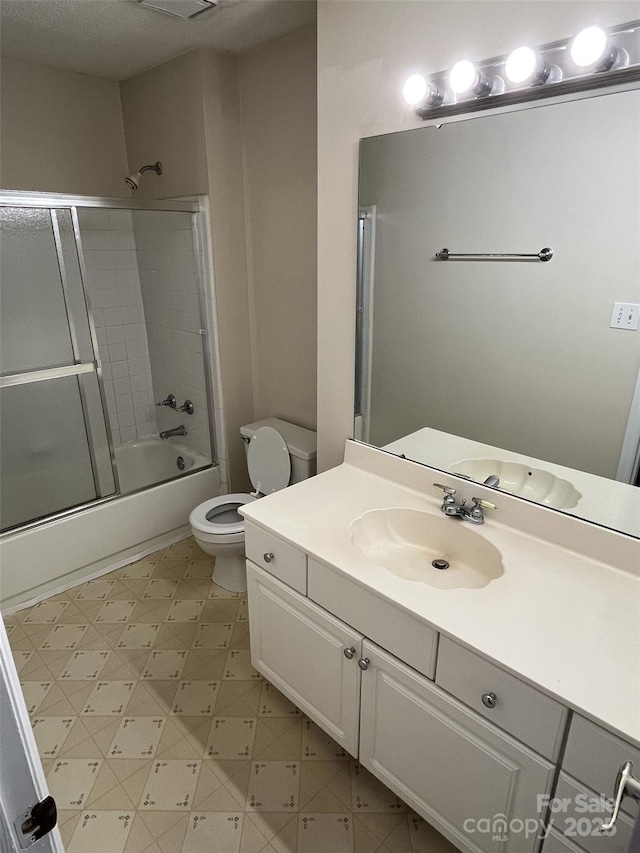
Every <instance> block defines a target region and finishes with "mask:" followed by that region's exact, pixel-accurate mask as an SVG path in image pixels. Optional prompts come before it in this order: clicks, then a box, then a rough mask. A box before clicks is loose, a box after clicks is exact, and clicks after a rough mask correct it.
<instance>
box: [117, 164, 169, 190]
mask: <svg viewBox="0 0 640 853" xmlns="http://www.w3.org/2000/svg"><path fill="white" fill-rule="evenodd" d="M144 172H155V173H156V175H161V174H162V163H161V162H160V161H159V160H158V162H157V163H154V164H153V166H142V168H140V169H139V170H138V171H137V172H136V173H135V174H133V175H127V177H126V178H125V179H124V182H125V184H126V185H127V186H128V187H129V189H132V190H137V189H138V185H139V183H140V178H141V177H142V175H143V173H144Z"/></svg>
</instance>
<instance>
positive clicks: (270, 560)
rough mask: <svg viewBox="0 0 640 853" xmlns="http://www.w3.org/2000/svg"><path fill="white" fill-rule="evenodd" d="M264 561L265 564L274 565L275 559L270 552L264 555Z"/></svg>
mask: <svg viewBox="0 0 640 853" xmlns="http://www.w3.org/2000/svg"><path fill="white" fill-rule="evenodd" d="M262 559H263V560H264V561H265V563H273V561H274V559H275V557H274V556H273V554H272V553H271V552H270V551H267V553H266V554H263V555H262Z"/></svg>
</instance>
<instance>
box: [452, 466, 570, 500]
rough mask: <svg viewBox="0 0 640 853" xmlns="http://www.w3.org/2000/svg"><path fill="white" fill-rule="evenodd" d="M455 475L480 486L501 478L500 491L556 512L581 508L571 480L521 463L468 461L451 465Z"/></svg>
mask: <svg viewBox="0 0 640 853" xmlns="http://www.w3.org/2000/svg"><path fill="white" fill-rule="evenodd" d="M450 470H451V471H452V472H453V473H454V474H462V476H463V477H469V478H470V479H472V480H475V481H476V482H477V483H484V481H485V480H486V479H487V477H490V476H491V475H492V474H493V475H495V476H496V477H499V478H500V483H499V485H498V486H497V488H498V489H499V490H500V491H503V492H509V494H512V495H518V497H521V498H528V499H529V500H531V501H535V502H536V503H540V504H544V505H545V506H550V507H553V508H554V509H569V508H570V507H572V506H577V505H578V501H579V500H580V498H581V497H582V495H581V494H580V492H579V491H578V490H577V489H575V488H574V487H573V486H572V485H571V483H570V482H569V481H568V480H563V479H561V478H560V477H556V476H555V475H554V474H550V473H549V472H548V471H543V470H542V469H541V468H530V467H529V466H527V465H523V464H522V463H521V462H501V461H499V460H498V459H465V460H463V461H462V462H456V464H455V465H451V468H450Z"/></svg>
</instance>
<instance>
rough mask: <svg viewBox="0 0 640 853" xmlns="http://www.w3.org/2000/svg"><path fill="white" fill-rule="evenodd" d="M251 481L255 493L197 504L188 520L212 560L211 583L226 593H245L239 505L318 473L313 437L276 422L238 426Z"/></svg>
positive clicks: (241, 519)
mask: <svg viewBox="0 0 640 853" xmlns="http://www.w3.org/2000/svg"><path fill="white" fill-rule="evenodd" d="M240 433H241V435H242V438H243V441H244V442H245V450H246V453H247V467H248V469H249V477H250V478H251V482H252V483H253V487H254V489H255V492H252V493H251V494H231V495H220V497H217V498H212V499H211V500H209V501H205V502H204V503H201V504H199V505H198V506H197V507H196V508H195V509H194V510H193V512H192V513H191V515H190V516H189V524H190V525H191V530H192V531H193V536H194V538H195V540H196V542H197V543H198V545H199V546H200V547H201V548H202V550H203V551H205V552H206V553H207V554H212V555H213V556H214V557H215V558H216V560H215V566H214V569H213V575H212V577H213V580H214V581H215V582H216V583H217V584H218V585H219V586H222V587H224V588H225V589H228V590H231V591H233V592H243V591H244V590H245V589H246V588H247V570H246V566H245V556H244V519H243V518H242V516H241V515H240V514H239V513H238V508H239V507H241V506H242V505H243V504H246V503H250V502H251V501H255V500H256V499H257V498H259V497H262V496H263V495H270V494H272V493H273V492H278V491H280V489H284V488H286V487H287V486H290V485H293V484H294V483H299V482H300V481H301V480H306V479H307V478H308V477H312V476H313V475H314V474H315V472H316V470H315V469H316V434H315V432H313V431H312V430H310V429H304V427H299V426H295V424H290V423H288V422H287V421H281V420H279V419H278V418H266V419H265V420H262V421H256V422H255V423H253V424H247V425H246V426H243V427H241V429H240Z"/></svg>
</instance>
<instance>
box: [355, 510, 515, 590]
mask: <svg viewBox="0 0 640 853" xmlns="http://www.w3.org/2000/svg"><path fill="white" fill-rule="evenodd" d="M351 541H352V542H353V544H354V545H355V546H356V548H358V549H359V550H360V551H362V553H363V554H364V555H365V557H367V559H369V560H371V561H372V562H373V563H377V565H379V566H384V568H385V569H388V570H389V571H390V572H393V574H394V575H398V577H401V578H405V579H406V580H410V581H417V582H418V583H425V584H428V585H429V586H433V587H437V588H438V589H479V588H480V587H483V586H486V585H487V584H488V583H490V582H491V581H492V580H495V579H496V578H499V577H500V575H502V573H503V571H504V569H503V566H502V558H501V556H500V552H499V551H498V549H497V548H495V547H494V546H493V545H492V544H491V543H490V542H487V540H486V539H484V537H482V536H480V535H479V534H478V533H476V532H475V531H474V530H472V529H470V526H469V525H468V523H467V522H464V521H459V520H457V519H453V518H445V517H444V516H442V517H441V518H440V517H439V516H437V515H432V514H431V513H428V512H420V510H415V509H403V508H402V507H392V508H390V509H373V510H370V511H369V512H365V513H364V515H361V516H360V517H359V518H357V519H356V520H355V521H354V522H353V523H352V524H351ZM434 561H436V563H438V562H439V561H444V562H445V563H447V564H448V568H445V569H439V568H436V567H434V566H433V565H432V564H433V562H434Z"/></svg>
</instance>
